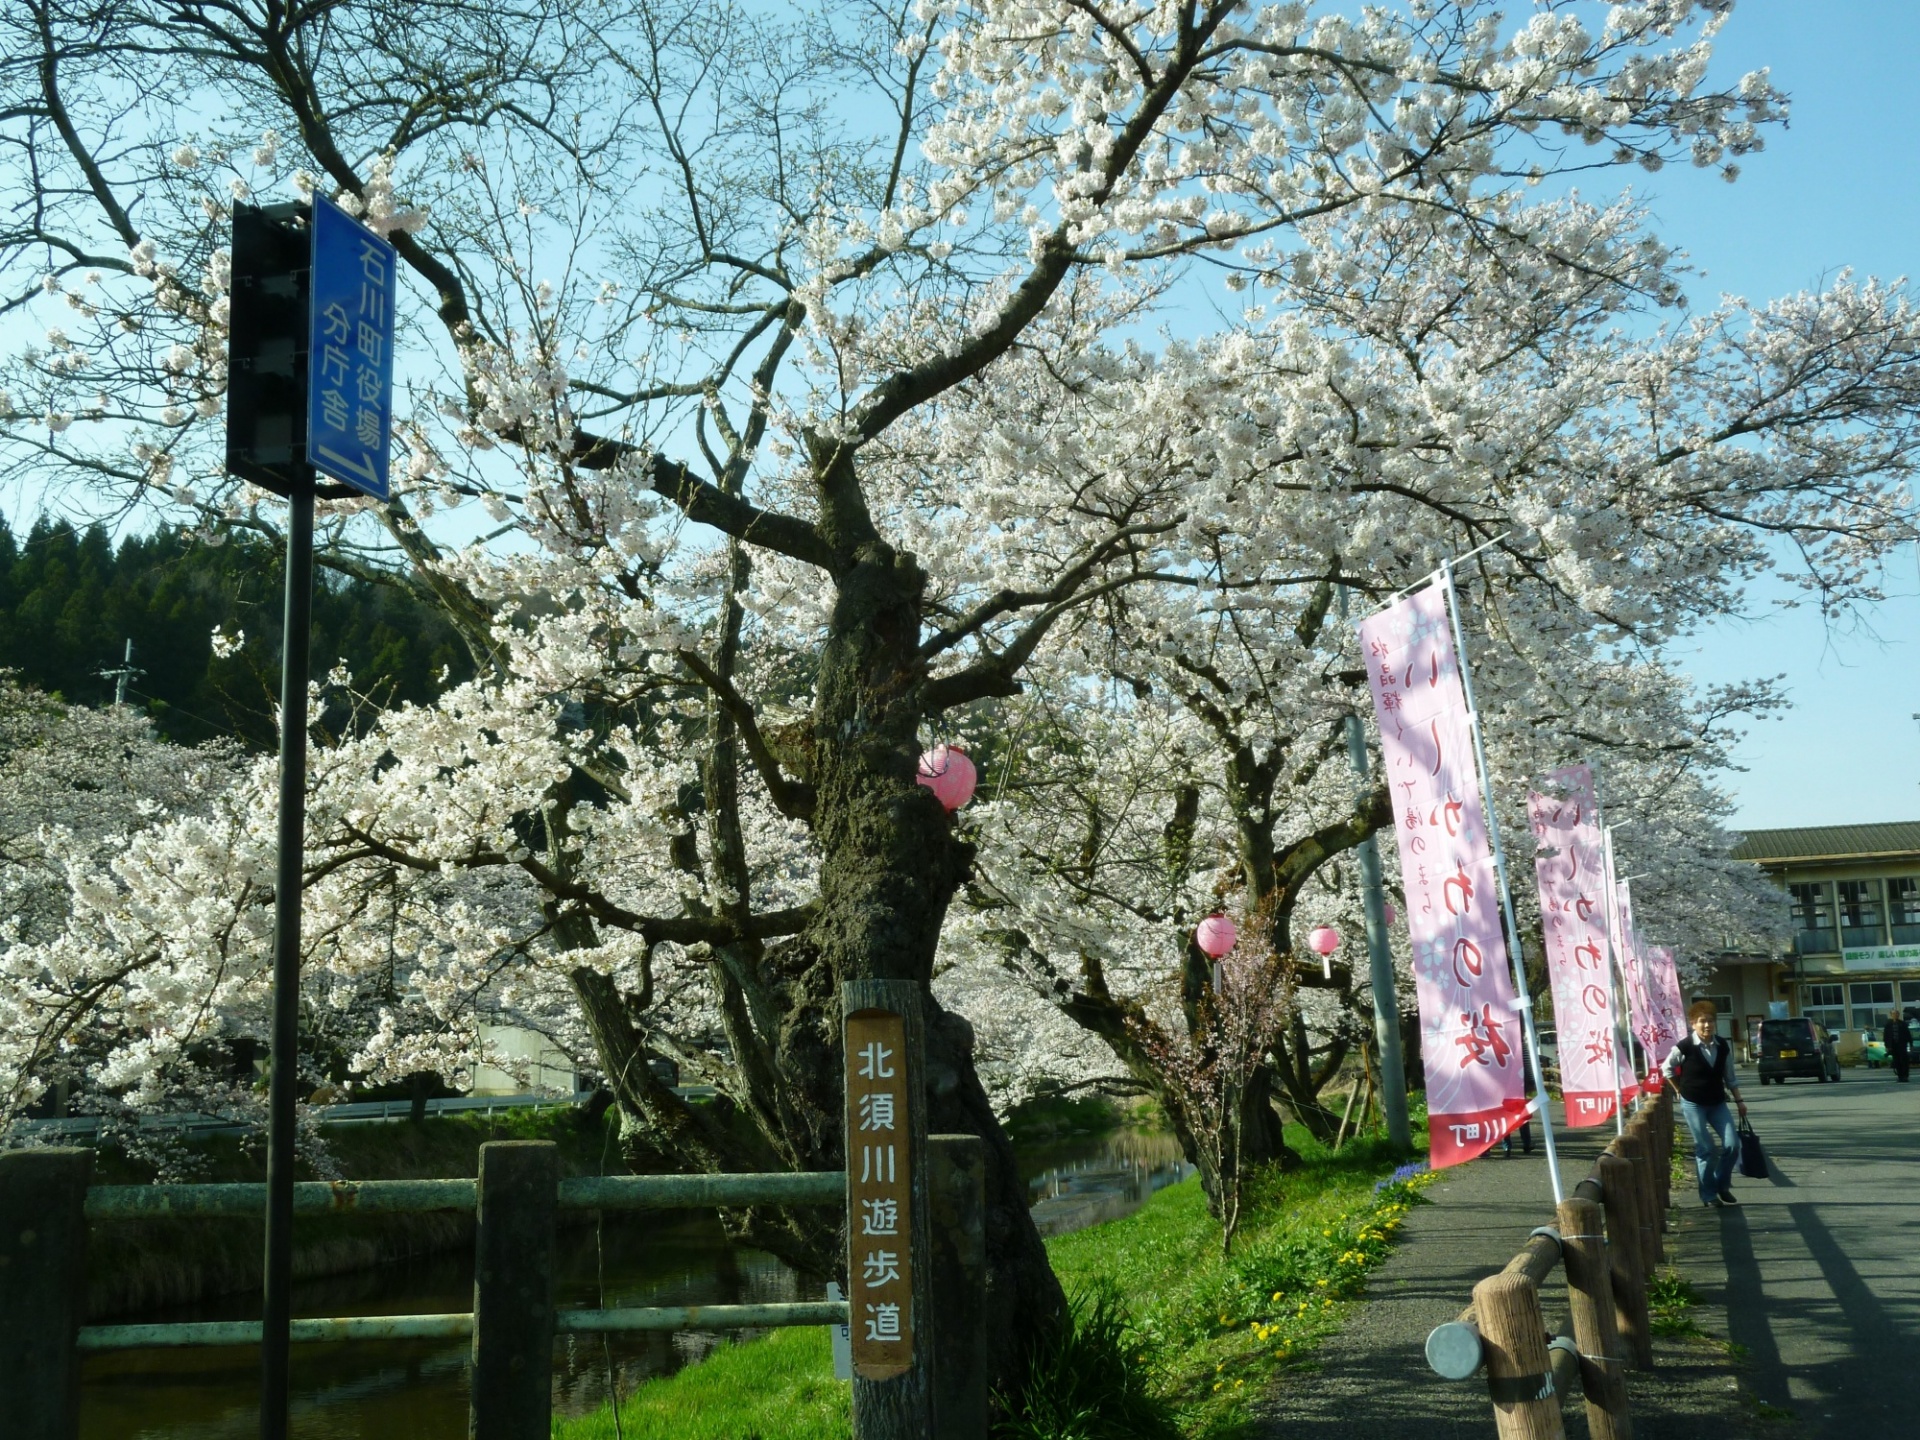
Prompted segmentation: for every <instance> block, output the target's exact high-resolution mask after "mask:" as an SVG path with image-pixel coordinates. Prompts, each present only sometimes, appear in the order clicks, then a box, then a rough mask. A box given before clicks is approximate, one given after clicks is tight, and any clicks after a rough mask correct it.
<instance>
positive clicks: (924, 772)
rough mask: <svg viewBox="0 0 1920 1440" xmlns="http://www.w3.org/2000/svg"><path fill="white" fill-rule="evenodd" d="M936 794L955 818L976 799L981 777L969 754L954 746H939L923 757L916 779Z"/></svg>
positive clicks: (936, 797) (935, 796)
mask: <svg viewBox="0 0 1920 1440" xmlns="http://www.w3.org/2000/svg"><path fill="white" fill-rule="evenodd" d="M914 778H915V779H916V780H918V781H919V782H920V783H921V784H922V785H924V786H926V787H927V788H928V789H929V790H931V791H933V794H934V798H935V799H937V800H938V801H939V802H940V803H941V804H942V805H944V806H946V808H947V811H948V813H949V814H951V813H952V812H953V811H955V810H958V809H959V808H960V807H961V806H962V805H964V804H966V803H967V802H968V801H969V800H971V799H973V790H974V786H975V785H977V784H978V783H979V780H980V776H979V773H978V772H977V771H976V770H975V769H974V768H973V761H971V760H969V759H968V758H967V752H966V751H964V750H961V749H957V748H956V747H954V746H952V745H936V746H934V747H933V748H932V749H931V750H929V751H927V753H926V754H924V755H922V756H921V757H920V773H919V774H918V775H916V776H915V777H914Z"/></svg>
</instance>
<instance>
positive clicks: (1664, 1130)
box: [1654, 1084, 1673, 1215]
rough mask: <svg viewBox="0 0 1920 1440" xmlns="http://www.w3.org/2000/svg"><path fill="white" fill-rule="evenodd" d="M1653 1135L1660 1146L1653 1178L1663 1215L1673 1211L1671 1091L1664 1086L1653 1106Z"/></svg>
mask: <svg viewBox="0 0 1920 1440" xmlns="http://www.w3.org/2000/svg"><path fill="white" fill-rule="evenodd" d="M1654 1135H1655V1137H1656V1138H1657V1140H1658V1142H1659V1146H1660V1154H1659V1159H1658V1160H1657V1161H1656V1162H1655V1165H1654V1176H1655V1179H1656V1181H1657V1182H1658V1184H1659V1186H1660V1197H1659V1198H1660V1213H1661V1214H1662V1215H1664V1214H1666V1212H1667V1211H1669V1210H1671V1209H1673V1091H1672V1089H1671V1088H1669V1087H1668V1086H1666V1085H1664V1084H1663V1085H1662V1086H1661V1087H1660V1098H1659V1100H1658V1101H1657V1102H1655V1106H1654Z"/></svg>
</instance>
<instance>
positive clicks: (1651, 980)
mask: <svg viewBox="0 0 1920 1440" xmlns="http://www.w3.org/2000/svg"><path fill="white" fill-rule="evenodd" d="M1647 991H1648V994H1647V998H1648V1001H1649V1002H1650V1003H1649V1009H1650V1011H1651V1014H1650V1020H1651V1025H1650V1027H1649V1029H1648V1033H1647V1035H1646V1037H1644V1038H1645V1039H1646V1041H1647V1059H1648V1061H1649V1063H1650V1064H1651V1066H1652V1068H1654V1069H1656V1070H1657V1069H1658V1068H1659V1067H1660V1065H1661V1064H1662V1063H1663V1062H1664V1061H1665V1060H1666V1058H1667V1052H1668V1051H1670V1050H1672V1049H1673V1047H1674V1046H1675V1045H1676V1044H1678V1043H1679V1041H1680V1037H1681V1036H1682V1035H1684V1034H1686V1033H1687V1003H1686V1000H1685V999H1684V998H1683V997H1682V996H1681V994H1680V974H1679V970H1678V967H1676V966H1675V964H1674V960H1673V949H1672V947H1670V946H1667V945H1650V946H1648V947H1647Z"/></svg>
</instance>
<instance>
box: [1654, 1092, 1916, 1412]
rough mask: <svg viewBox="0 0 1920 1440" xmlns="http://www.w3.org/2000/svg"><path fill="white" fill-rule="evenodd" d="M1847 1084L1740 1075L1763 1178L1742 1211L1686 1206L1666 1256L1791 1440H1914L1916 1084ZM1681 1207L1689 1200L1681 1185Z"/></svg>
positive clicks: (1740, 1187)
mask: <svg viewBox="0 0 1920 1440" xmlns="http://www.w3.org/2000/svg"><path fill="white" fill-rule="evenodd" d="M1843 1073H1844V1077H1845V1078H1844V1079H1843V1080H1842V1081H1841V1082H1840V1083H1839V1084H1838V1085H1822V1084H1819V1083H1817V1082H1815V1081H1812V1080H1793V1081H1789V1082H1788V1083H1787V1084H1786V1085H1784V1086H1778V1085H1771V1086H1766V1087H1764V1088H1763V1087H1761V1086H1760V1085H1758V1084H1757V1083H1755V1082H1754V1080H1753V1077H1752V1075H1751V1073H1750V1072H1749V1073H1748V1074H1747V1075H1745V1076H1743V1079H1744V1080H1745V1081H1746V1083H1745V1085H1744V1086H1743V1093H1744V1094H1745V1095H1746V1096H1747V1100H1748V1103H1749V1105H1750V1107H1751V1115H1752V1120H1753V1127H1754V1129H1755V1131H1757V1132H1758V1134H1759V1136H1760V1139H1761V1142H1762V1143H1763V1144H1764V1145H1765V1146H1766V1148H1767V1152H1768V1158H1769V1160H1770V1161H1771V1162H1772V1169H1773V1175H1772V1178H1771V1180H1770V1181H1768V1180H1741V1179H1738V1178H1736V1179H1735V1182H1734V1188H1735V1192H1736V1193H1737V1194H1738V1196H1739V1198H1740V1201H1741V1204H1740V1207H1739V1208H1738V1209H1737V1210H1729V1211H1717V1212H1716V1211H1710V1210H1700V1209H1699V1208H1698V1207H1697V1206H1694V1207H1692V1216H1693V1217H1695V1218H1694V1219H1693V1221H1692V1223H1689V1224H1687V1225H1685V1226H1684V1227H1683V1228H1682V1229H1681V1231H1680V1233H1679V1234H1678V1235H1677V1236H1676V1237H1674V1238H1675V1240H1677V1244H1674V1245H1673V1247H1672V1248H1673V1251H1674V1253H1675V1257H1676V1258H1677V1260H1678V1262H1679V1264H1680V1266H1681V1268H1682V1270H1683V1272H1684V1273H1686V1274H1687V1275H1688V1276H1689V1277H1690V1278H1691V1279H1692V1280H1693V1281H1694V1283H1695V1285H1696V1286H1697V1287H1698V1289H1699V1291H1700V1293H1701V1298H1702V1300H1703V1301H1706V1302H1708V1304H1709V1305H1711V1306H1713V1307H1716V1308H1723V1309H1724V1312H1725V1325H1726V1331H1725V1333H1726V1334H1727V1335H1728V1337H1729V1338H1730V1339H1732V1340H1734V1341H1737V1342H1738V1343H1739V1344H1741V1345H1743V1346H1745V1347H1746V1349H1747V1351H1748V1352H1749V1362H1748V1365H1747V1366H1746V1369H1745V1373H1744V1375H1743V1377H1742V1378H1743V1381H1744V1383H1745V1384H1746V1385H1747V1386H1748V1387H1750V1388H1751V1390H1752V1391H1753V1392H1754V1393H1755V1394H1756V1395H1757V1396H1758V1398H1759V1399H1761V1400H1763V1401H1766V1402H1767V1403H1769V1404H1771V1405H1776V1406H1779V1407H1781V1408H1783V1409H1787V1410H1790V1411H1792V1412H1793V1413H1794V1415H1795V1417H1796V1418H1797V1421H1798V1424H1797V1425H1796V1426H1795V1427H1794V1429H1793V1431H1792V1433H1793V1434H1794V1436H1795V1437H1796V1440H1799V1437H1805V1440H1819V1437H1829V1436H1834V1437H1837V1436H1847V1437H1850V1440H1879V1437H1893V1436H1905V1435H1915V1434H1920V1400H1916V1398H1915V1397H1916V1395H1917V1394H1920V1389H1917V1388H1916V1386H1917V1385H1920V1080H1916V1081H1914V1082H1913V1083H1911V1084H1907V1085H1900V1084H1896V1083H1895V1082H1894V1079H1893V1075H1892V1072H1891V1071H1887V1070H1871V1071H1870V1070H1866V1069H1854V1070H1848V1071H1845V1072H1843ZM1680 1148H1681V1150H1682V1151H1683V1152H1687V1151H1688V1150H1689V1146H1688V1143H1687V1142H1686V1140H1685V1139H1684V1138H1683V1139H1682V1140H1681V1142H1680ZM1674 1199H1675V1202H1676V1203H1677V1204H1686V1203H1687V1202H1688V1201H1689V1200H1690V1199H1691V1197H1690V1196H1689V1195H1688V1194H1687V1192H1686V1191H1684V1190H1683V1189H1682V1188H1681V1186H1680V1185H1679V1184H1678V1183H1676V1184H1675V1185H1674ZM1710 1328H1712V1327H1710Z"/></svg>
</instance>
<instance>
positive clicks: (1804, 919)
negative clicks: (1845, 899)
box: [1787, 880, 1840, 955]
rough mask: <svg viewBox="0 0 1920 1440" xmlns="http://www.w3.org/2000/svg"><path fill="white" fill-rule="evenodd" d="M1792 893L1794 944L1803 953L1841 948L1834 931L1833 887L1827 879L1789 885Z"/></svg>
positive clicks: (1808, 953)
mask: <svg viewBox="0 0 1920 1440" xmlns="http://www.w3.org/2000/svg"><path fill="white" fill-rule="evenodd" d="M1787 893H1788V894H1789V895H1791V896H1792V897H1793V929H1794V938H1793V948H1794V950H1795V951H1797V952H1798V953H1799V954H1802V955H1831V954H1833V952H1834V951H1835V950H1837V949H1839V948H1840V946H1839V941H1838V939H1837V937H1836V936H1835V935H1834V933H1833V890H1832V888H1831V887H1830V886H1828V884H1827V882H1826V881H1824V880H1816V881H1813V882H1811V883H1809V884H1804V885H1789V886H1788V887H1787Z"/></svg>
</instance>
